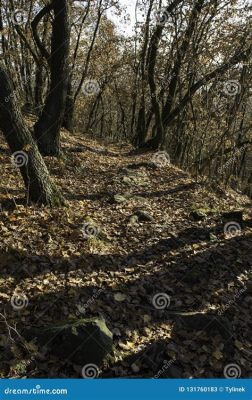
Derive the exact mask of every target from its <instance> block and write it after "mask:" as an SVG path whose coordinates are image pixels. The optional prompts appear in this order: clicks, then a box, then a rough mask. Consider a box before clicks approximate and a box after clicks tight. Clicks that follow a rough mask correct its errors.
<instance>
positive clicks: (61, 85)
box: [33, 0, 70, 156]
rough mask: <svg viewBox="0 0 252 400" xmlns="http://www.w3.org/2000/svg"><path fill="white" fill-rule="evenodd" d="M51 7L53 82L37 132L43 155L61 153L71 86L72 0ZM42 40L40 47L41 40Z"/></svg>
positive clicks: (58, 0)
mask: <svg viewBox="0 0 252 400" xmlns="http://www.w3.org/2000/svg"><path fill="white" fill-rule="evenodd" d="M51 8H52V9H53V12H54V20H53V23H52V39H51V54H50V55H49V56H47V59H48V62H49V65H50V73H51V83H50V87H49V92H48V95H47V98H46V101H45V106H44V109H43V111H42V114H41V117H40V118H39V120H38V121H37V123H36V124H35V127H34V132H35V137H36V140H37V143H38V147H39V150H40V152H41V154H43V155H51V156H57V155H59V154H60V128H61V125H62V121H63V117H64V111H65V103H66V96H67V86H68V55H69V44H70V21H69V15H70V11H69V10H70V6H69V1H68V0H53V1H52V3H51ZM38 22H39V20H38V21H35V23H33V32H35V31H36V23H38ZM35 36H36V35H35ZM39 43H40V47H41V45H42V43H41V42H39ZM40 50H41V49H40ZM46 54H47V53H46Z"/></svg>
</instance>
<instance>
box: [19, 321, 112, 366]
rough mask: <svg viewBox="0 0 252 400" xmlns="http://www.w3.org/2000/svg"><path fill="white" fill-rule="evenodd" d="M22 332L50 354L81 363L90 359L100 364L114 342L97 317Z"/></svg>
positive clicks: (104, 324) (88, 361) (77, 363)
mask: <svg viewBox="0 0 252 400" xmlns="http://www.w3.org/2000/svg"><path fill="white" fill-rule="evenodd" d="M22 336H23V337H24V338H25V339H26V340H28V341H30V340H34V339H36V343H37V345H38V346H41V347H44V346H45V347H46V350H47V351H48V353H50V354H51V355H53V356H56V357H58V358H60V359H61V360H65V361H66V362H69V361H70V362H72V363H74V364H76V365H80V366H84V365H86V364H89V363H92V364H95V365H97V366H98V367H99V366H100V365H101V363H102V361H103V360H104V359H105V358H106V356H107V355H108V354H109V353H110V352H111V351H112V346H113V334H112V333H111V332H110V330H109V329H108V328H107V326H106V323H105V321H104V320H103V319H99V318H83V319H79V320H76V321H68V322H66V323H62V324H60V325H52V326H48V327H41V328H39V327H31V328H27V329H25V330H23V331H22Z"/></svg>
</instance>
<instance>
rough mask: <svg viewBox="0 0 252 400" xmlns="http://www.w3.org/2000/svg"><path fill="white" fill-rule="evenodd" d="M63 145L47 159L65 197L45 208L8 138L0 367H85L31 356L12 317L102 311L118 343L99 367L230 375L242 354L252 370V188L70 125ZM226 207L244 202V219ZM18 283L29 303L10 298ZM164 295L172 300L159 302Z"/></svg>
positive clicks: (245, 369)
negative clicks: (204, 176) (223, 183)
mask: <svg viewBox="0 0 252 400" xmlns="http://www.w3.org/2000/svg"><path fill="white" fill-rule="evenodd" d="M63 147H64V150H65V156H64V157H62V158H61V159H59V160H57V159H52V158H47V159H46V162H47V165H48V167H49V169H50V172H51V175H52V176H53V177H54V179H55V180H56V182H57V184H58V186H59V187H61V188H62V191H63V192H64V195H65V197H66V199H67V206H66V207H65V208H62V209H47V208H41V209H38V208H36V207H35V206H29V207H27V206H26V205H25V204H24V203H23V200H22V199H23V197H24V190H23V185H22V181H21V179H20V177H19V174H18V173H17V170H16V169H15V167H13V165H12V164H11V162H10V154H9V153H8V151H7V148H6V146H5V144H4V142H3V141H2V139H1V143H0V168H1V184H0V204H1V211H0V307H1V320H2V322H3V323H2V324H1V325H0V335H1V336H0V347H2V348H4V349H5V350H6V349H8V351H5V352H4V355H2V354H1V357H2V360H1V369H0V376H2V377H3V376H8V377H18V376H27V377H35V376H39V377H57V376H60V377H65V376H66V377H76V376H78V373H77V372H76V371H75V369H74V368H73V366H71V365H68V364H65V363H64V360H60V361H59V360H55V359H54V358H53V357H48V356H46V357H45V356H43V355H41V354H40V356H39V357H36V354H37V352H39V351H40V349H38V348H36V346H35V345H34V346H33V347H32V346H30V347H31V348H29V351H27V352H25V351H20V348H19V346H18V345H17V344H14V343H12V342H11V341H9V340H8V337H9V333H10V332H8V329H7V327H8V326H14V324H15V323H18V324H19V323H23V324H25V325H30V324H33V325H36V324H37V323H38V321H39V323H40V324H41V323H42V324H45V325H46V324H47V323H48V324H49V323H51V322H53V321H55V320H62V319H67V318H69V317H76V316H78V317H80V316H81V315H87V316H89V315H90V316H91V315H92V316H93V315H100V316H103V317H104V318H105V320H106V322H107V325H108V327H109V328H110V329H111V330H112V331H113V333H114V343H115V350H114V354H113V357H111V360H109V361H108V362H107V363H106V364H105V365H104V367H103V369H102V371H101V376H104V377H122V376H130V377H133V376H138V377H153V376H156V375H158V376H161V375H162V376H166V377H178V378H186V377H194V378H201V377H223V370H224V368H225V366H227V365H229V364H231V363H235V364H237V365H238V366H239V368H240V370H241V375H242V377H248V376H250V377H251V376H252V340H251V329H252V319H251V312H250V311H251V305H252V294H251V292H252V288H251V281H249V280H251V278H252V257H251V256H252V235H251V233H252V222H251V218H252V212H251V202H250V201H249V199H248V198H247V197H246V196H242V195H238V194H237V193H235V192H234V191H232V190H231V189H230V190H228V191H225V190H223V189H222V188H220V187H219V186H217V185H209V184H207V183H204V182H203V181H198V182H195V180H194V179H193V178H192V177H191V176H190V175H189V174H188V173H186V172H184V171H182V170H180V169H179V168H177V167H175V166H173V165H170V164H169V163H168V162H166V161H165V160H164V158H162V157H161V158H159V161H160V160H161V164H160V162H159V165H157V156H156V155H155V154H154V155H153V154H151V153H146V154H141V155H137V154H133V153H132V152H131V148H130V147H129V146H126V145H125V146H116V145H110V146H106V147H105V146H104V144H103V143H98V142H95V141H93V140H91V139H85V138H83V137H82V136H80V135H74V136H70V135H68V134H67V133H64V134H63ZM153 157H154V158H153ZM153 160H154V161H155V163H154V164H153ZM230 210H243V221H241V219H240V215H239V213H238V214H233V215H232V214H231V215H227V214H226V215H223V213H227V212H228V211H230ZM237 218H238V219H237ZM230 223H231V224H230ZM231 227H233V229H231ZM239 227H240V229H239ZM95 291H96V292H95ZM14 292H20V293H24V294H25V295H26V297H27V299H28V302H29V304H28V306H27V307H26V308H24V309H22V310H20V311H15V310H13V309H12V307H10V304H9V303H10V299H11V297H12V295H13V293H14ZM94 293H96V294H95V295H94ZM157 294H166V297H165V298H166V299H169V304H167V308H166V309H157V308H158V307H155V304H154V305H153V298H154V296H155V295H157ZM167 296H168V297H167ZM90 299H92V301H89V300H90ZM86 304H88V307H85V305H86ZM169 310H170V311H175V312H186V313H187V312H196V311H199V312H202V313H205V314H207V315H212V314H213V315H215V316H223V318H225V319H223V321H224V322H223V323H224V324H226V321H229V322H230V324H231V325H232V329H230V331H229V334H223V332H224V331H227V329H226V327H223V329H221V328H220V326H219V325H218V324H219V319H218V318H217V319H216V321H218V322H217V323H216V324H217V325H218V326H217V328H216V329H213V330H212V329H208V328H207V325H208V324H207V323H206V324H205V326H202V324H199V326H197V322H195V325H194V326H193V327H191V326H190V322H189V323H188V324H187V323H185V322H184V319H183V318H179V317H178V316H177V315H176V316H175V315H173V314H172V313H169ZM221 321H222V320H221ZM228 329H229V328H228ZM1 353H2V352H1ZM164 360H167V362H168V364H167V367H165V368H164V370H163V371H162V374H161V373H160V372H159V371H160V368H162V365H163V363H164Z"/></svg>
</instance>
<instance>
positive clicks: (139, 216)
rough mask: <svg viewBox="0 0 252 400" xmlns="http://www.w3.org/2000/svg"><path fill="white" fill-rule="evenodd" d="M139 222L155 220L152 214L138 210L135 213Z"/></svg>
mask: <svg viewBox="0 0 252 400" xmlns="http://www.w3.org/2000/svg"><path fill="white" fill-rule="evenodd" d="M133 215H134V216H136V217H137V219H138V221H139V222H154V218H153V217H152V215H150V214H149V213H147V212H146V211H143V210H136V211H135V212H134V214H133Z"/></svg>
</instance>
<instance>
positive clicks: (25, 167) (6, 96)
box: [0, 65, 64, 206]
mask: <svg viewBox="0 0 252 400" xmlns="http://www.w3.org/2000/svg"><path fill="white" fill-rule="evenodd" d="M13 94H14V89H13V85H12V82H11V81H10V78H9V76H8V74H7V73H6V71H5V69H4V68H3V66H2V65H0V129H1V130H2V132H3V134H4V137H5V139H6V141H7V143H8V145H9V147H10V150H11V152H12V157H13V161H15V166H16V167H18V168H20V172H21V175H22V177H23V180H24V184H25V187H26V191H27V200H28V202H34V203H37V204H39V205H42V204H44V205H47V206H56V205H62V204H63V203H64V200H63V197H62V195H61V194H60V192H59V191H58V189H57V187H56V186H55V184H54V183H53V182H52V181H51V179H50V176H49V172H48V170H47V167H46V165H45V163H44V160H43V158H42V156H41V154H40V152H39V150H38V147H37V145H36V143H35V142H34V140H33V138H32V135H31V132H30V131H29V129H28V128H27V126H26V125H25V123H24V120H23V117H22V114H21V111H20V108H19V106H18V104H17V101H16V99H15V95H13Z"/></svg>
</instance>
